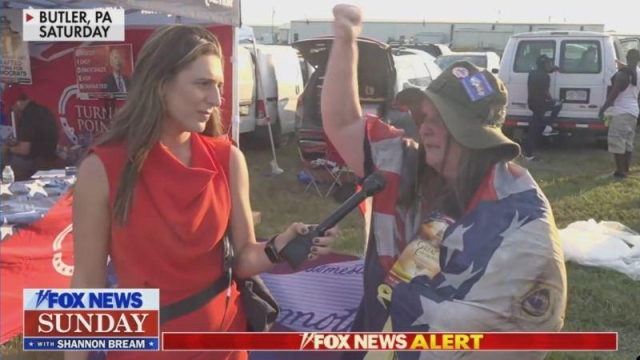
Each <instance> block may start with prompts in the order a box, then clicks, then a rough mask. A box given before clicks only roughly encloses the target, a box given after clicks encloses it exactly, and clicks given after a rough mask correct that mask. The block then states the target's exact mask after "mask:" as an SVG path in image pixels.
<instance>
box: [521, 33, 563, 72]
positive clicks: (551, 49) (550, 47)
mask: <svg viewBox="0 0 640 360" xmlns="http://www.w3.org/2000/svg"><path fill="white" fill-rule="evenodd" d="M540 55H546V56H547V57H548V58H549V59H552V60H553V59H555V58H556V42H555V41H554V40H523V41H520V43H518V49H517V50H516V57H515V60H514V62H513V72H520V73H522V72H524V73H528V72H529V71H531V70H535V69H536V59H538V57H540Z"/></svg>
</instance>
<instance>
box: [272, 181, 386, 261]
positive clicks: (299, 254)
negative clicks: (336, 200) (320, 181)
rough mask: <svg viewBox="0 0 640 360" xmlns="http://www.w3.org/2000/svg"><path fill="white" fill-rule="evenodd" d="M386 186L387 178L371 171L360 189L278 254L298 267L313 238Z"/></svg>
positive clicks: (307, 255) (308, 252) (311, 244)
mask: <svg viewBox="0 0 640 360" xmlns="http://www.w3.org/2000/svg"><path fill="white" fill-rule="evenodd" d="M385 186H387V179H386V178H385V177H384V175H382V174H381V173H373V174H371V175H369V176H368V177H367V178H366V179H365V180H364V181H363V183H362V189H360V191H358V192H356V193H355V194H353V195H351V197H350V198H349V199H347V201H345V202H344V203H343V204H342V205H340V207H339V208H338V209H337V210H336V211H334V212H333V213H332V214H331V215H329V216H328V217H327V218H326V219H325V220H324V221H323V222H321V223H320V224H319V225H318V226H316V227H314V228H312V229H309V232H308V233H306V234H304V235H298V236H296V237H295V238H294V239H293V240H291V241H290V242H289V243H288V244H287V245H285V247H284V248H283V249H282V250H281V251H280V256H281V257H282V258H283V259H285V260H286V261H287V262H288V263H289V265H291V267H292V268H294V269H296V268H298V267H299V266H300V265H301V264H302V263H303V262H304V261H305V260H307V259H308V258H309V254H310V253H311V247H312V246H313V239H314V238H316V237H319V236H324V233H325V232H326V231H327V230H329V229H331V228H332V227H334V226H336V225H337V224H338V223H339V222H340V221H341V220H342V219H344V217H345V216H347V215H349V213H350V212H351V211H353V210H354V209H355V208H357V207H358V205H360V203H362V202H363V201H364V200H365V199H366V198H368V197H370V196H373V195H375V194H377V193H379V192H380V191H382V190H384V188H385Z"/></svg>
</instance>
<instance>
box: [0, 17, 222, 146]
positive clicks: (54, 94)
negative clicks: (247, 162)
mask: <svg viewBox="0 0 640 360" xmlns="http://www.w3.org/2000/svg"><path fill="white" fill-rule="evenodd" d="M208 30H209V31H211V32H212V33H214V34H215V35H216V36H217V37H218V40H219V41H220V45H221V46H222V51H223V54H224V57H225V66H224V76H225V79H227V81H225V82H224V89H223V91H224V94H225V101H224V103H223V106H222V109H221V110H222V111H221V113H222V120H223V123H224V125H225V130H226V131H229V129H230V126H231V112H232V108H231V105H232V103H233V99H231V96H232V95H231V94H232V93H233V92H232V84H233V81H231V79H232V78H233V73H232V63H231V54H232V50H233V47H232V45H233V32H232V28H231V27H229V26H214V27H210V28H208ZM153 31H154V30H153V29H127V30H126V33H125V41H124V42H123V43H100V46H99V47H100V48H102V49H103V50H101V51H100V52H99V54H98V53H95V54H93V55H86V56H85V55H81V56H79V57H78V58H76V56H75V55H76V54H77V49H87V47H85V46H86V45H90V44H80V43H42V44H32V46H31V71H32V78H33V85H13V86H12V87H13V88H14V89H12V87H9V88H8V89H5V91H4V93H3V101H4V105H3V111H4V112H5V116H8V115H7V113H6V112H7V111H9V109H10V106H11V105H13V103H14V102H15V100H17V98H16V94H17V93H25V94H27V95H28V96H29V98H31V99H33V100H35V101H36V102H38V103H40V104H42V105H45V106H46V107H48V108H49V109H51V111H53V113H54V115H55V116H56V118H58V119H59V121H60V124H59V125H60V126H59V129H60V143H61V145H66V146H73V145H82V144H81V143H82V142H83V139H91V138H95V136H96V135H98V134H100V133H102V132H104V131H105V130H106V128H107V126H108V125H109V122H110V120H111V117H112V115H113V113H114V111H115V110H116V109H117V108H119V107H120V106H122V104H123V103H124V101H123V100H115V99H83V96H84V94H85V93H87V91H85V90H90V89H80V88H79V85H88V84H93V85H95V84H97V85H100V84H103V81H104V84H106V83H107V82H110V80H109V79H108V76H106V75H108V74H109V72H111V62H112V61H111V58H110V57H109V56H110V54H111V50H112V49H117V50H121V51H120V52H117V51H116V52H115V53H113V63H114V64H115V65H114V66H118V65H117V64H118V63H119V60H118V56H119V55H118V54H120V55H122V57H123V58H124V61H123V64H122V73H123V74H124V75H125V76H123V79H122V82H124V86H125V89H126V81H125V80H128V79H125V78H124V77H128V76H129V75H130V74H131V71H132V69H131V68H130V67H131V59H130V58H131V57H132V58H133V62H135V61H136V59H137V56H138V53H139V52H140V49H141V48H142V46H143V44H144V42H145V41H146V40H147V38H148V37H149V36H150V35H151V33H152V32H153ZM80 45H83V46H80ZM89 48H93V47H89ZM107 50H109V51H108V52H107ZM103 55H104V57H103ZM127 58H129V59H128V60H127ZM77 59H79V60H80V61H82V62H85V63H86V62H90V63H91V64H90V66H77V64H76V60H77ZM96 64H101V65H100V66H97V65H96ZM94 65H96V66H94ZM78 67H80V68H87V69H85V70H96V71H95V72H92V73H90V76H89V73H87V74H84V73H83V74H78V73H77V71H78ZM95 67H104V68H105V69H104V71H102V69H89V68H95ZM98 70H100V71H98ZM100 74H104V75H105V77H106V78H105V79H103V78H100V79H99V77H100V76H99V75H100ZM78 75H82V80H81V81H79V78H78ZM85 76H86V78H85ZM114 81H115V79H114ZM114 84H115V83H114ZM100 86H102V85H100ZM114 86H116V87H117V84H116V85H114ZM114 91H116V92H117V90H114ZM125 92H126V91H125ZM123 99H125V98H123Z"/></svg>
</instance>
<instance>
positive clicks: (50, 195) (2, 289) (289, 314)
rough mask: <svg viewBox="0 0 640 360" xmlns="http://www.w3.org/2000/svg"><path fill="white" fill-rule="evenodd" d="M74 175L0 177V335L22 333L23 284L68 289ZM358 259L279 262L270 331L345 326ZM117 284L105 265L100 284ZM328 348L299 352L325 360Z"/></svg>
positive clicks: (270, 279) (264, 357) (267, 278)
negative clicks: (276, 309)
mask: <svg viewBox="0 0 640 360" xmlns="http://www.w3.org/2000/svg"><path fill="white" fill-rule="evenodd" d="M74 182H75V177H74V176H64V175H63V176H60V177H50V178H40V179H34V180H30V181H24V182H15V183H12V184H2V185H1V187H2V188H1V190H2V199H1V210H0V221H1V222H2V225H1V239H2V240H1V241H0V265H1V267H0V279H2V281H0V297H1V301H0V303H1V308H0V313H1V314H2V316H1V317H0V331H1V334H0V335H1V337H0V340H1V341H0V342H1V343H3V344H4V343H6V342H7V341H9V340H11V339H12V338H13V337H15V336H17V335H20V334H21V333H22V326H23V322H22V321H23V318H22V292H23V289H25V288H68V287H69V286H70V281H71V275H72V274H73V260H74V256H73V231H72V217H71V213H72V211H71V210H72V208H71V203H72V199H73V197H72V194H71V192H70V188H71V186H72V185H73V184H74ZM363 270H364V262H363V260H362V259H360V258H356V257H353V256H348V255H342V254H331V255H329V256H325V257H323V258H321V259H319V260H318V261H316V262H313V263H310V264H308V265H306V266H305V267H302V268H300V269H298V270H296V271H293V270H292V269H291V268H290V267H289V266H288V265H287V264H282V265H280V266H278V267H276V268H275V269H273V270H272V271H271V272H269V273H266V274H263V276H262V278H263V280H264V282H265V284H266V285H267V287H268V288H269V289H270V290H271V292H272V293H273V295H274V297H275V298H276V300H277V301H278V303H279V305H280V307H281V313H280V316H279V318H278V321H277V325H276V326H275V327H274V328H273V329H272V331H301V332H340V331H348V330H349V329H350V328H351V325H352V323H353V320H354V317H355V314H356V312H357V308H358V305H359V303H360V300H361V298H362V284H363V283H362V274H363ZM106 286H117V277H116V276H115V274H114V273H113V272H112V271H110V272H109V276H108V284H106ZM336 357H337V354H334V353H330V352H310V353H305V358H308V359H326V360H332V359H335V358H336ZM297 358H299V354H297V355H296V353H294V352H282V353H279V352H258V353H254V354H252V355H251V359H252V360H268V359H284V360H286V359H297Z"/></svg>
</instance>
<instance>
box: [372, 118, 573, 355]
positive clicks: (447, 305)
mask: <svg viewBox="0 0 640 360" xmlns="http://www.w3.org/2000/svg"><path fill="white" fill-rule="evenodd" d="M367 136H368V139H369V143H370V147H371V154H372V158H373V162H374V164H375V166H376V169H375V170H377V171H382V172H384V173H385V174H386V175H387V178H388V183H389V185H388V186H387V188H386V189H385V191H384V192H383V193H382V194H381V195H379V196H377V197H375V198H374V200H373V204H372V206H369V207H368V208H367V209H366V210H367V213H366V214H365V219H367V228H368V231H370V232H372V233H373V235H374V236H373V238H374V239H375V244H370V245H369V246H375V247H376V250H377V251H376V252H377V255H378V264H379V265H380V266H381V267H383V268H384V270H385V272H388V271H389V270H390V269H391V267H392V266H393V264H394V263H395V261H396V260H397V259H398V257H399V255H400V254H401V253H402V250H403V249H404V248H405V246H406V245H407V244H408V243H409V242H410V241H411V240H412V239H414V237H415V236H416V234H417V233H418V230H419V227H420V225H421V222H422V221H423V220H424V214H419V211H407V209H402V208H401V207H400V206H399V205H398V199H399V194H400V193H401V191H404V189H403V188H402V187H403V186H404V185H405V181H404V180H405V178H406V173H407V172H406V169H405V168H406V167H407V166H415V165H413V164H411V163H410V162H409V163H407V161H406V159H405V157H406V156H409V155H408V153H410V152H411V151H413V150H412V148H411V147H410V146H408V145H407V143H406V140H405V139H403V138H402V133H401V131H398V130H397V129H394V128H392V127H389V126H388V125H387V124H385V123H383V122H381V121H380V120H378V119H377V118H375V117H371V116H369V117H368V119H367ZM414 145H415V144H414ZM413 155H415V151H414V154H413ZM438 250H439V255H438V258H439V272H438V273H436V274H435V275H433V276H427V275H420V276H415V277H413V279H411V280H410V281H409V282H400V283H399V284H397V285H395V287H394V288H393V290H392V294H391V301H390V303H389V304H387V309H388V319H387V322H386V325H385V327H384V329H383V330H384V331H390V330H393V331H397V332H456V331H460V332H469V331H472V332H475V331H477V332H494V331H559V330H560V329H561V328H562V326H563V323H564V315H565V306H566V272H565V265H564V256H563V253H562V248H561V246H560V239H559V234H558V231H557V228H556V225H555V222H554V219H553V214H552V211H551V208H550V206H549V203H548V201H547V199H546V198H545V197H544V195H543V194H542V192H541V191H540V189H539V188H538V186H537V184H536V183H535V181H534V180H533V178H532V177H531V176H530V174H529V173H528V172H527V171H526V170H525V169H523V168H521V167H518V166H517V165H514V164H506V163H503V164H498V165H496V166H495V167H494V168H493V170H492V171H491V173H490V174H489V175H488V176H487V177H486V178H485V180H484V182H483V183H482V185H481V188H480V189H479V191H478V193H477V194H476V196H475V197H474V200H473V201H472V205H471V207H470V209H468V211H467V213H466V214H465V215H464V216H463V217H462V218H461V219H458V221H456V222H455V223H453V224H452V225H451V226H449V227H448V228H446V230H445V231H444V234H443V237H442V242H441V243H440V245H439V249H438ZM367 261H371V262H373V261H375V259H371V258H369V259H367ZM372 273H373V272H372ZM377 273H378V274H379V271H378V272H377ZM365 276H367V275H365ZM383 281H384V279H380V278H378V279H376V281H369V284H372V283H375V284H378V285H379V284H382V283H383ZM365 284H367V281H366V280H365ZM369 293H371V291H370V292H369ZM370 315H372V316H375V315H374V314H370ZM544 355H545V354H544V353H517V354H516V353H506V352H505V353H488V352H475V353H468V352H467V353H452V352H399V353H398V354H396V355H395V356H397V358H398V359H400V360H417V359H440V358H442V359H455V358H462V357H464V358H465V359H466V358H473V359H485V358H486V359H513V358H518V359H523V358H524V359H542V358H544ZM392 358H393V354H384V353H379V352H378V353H374V352H371V353H369V354H367V356H366V357H365V359H367V360H370V359H392Z"/></svg>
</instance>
